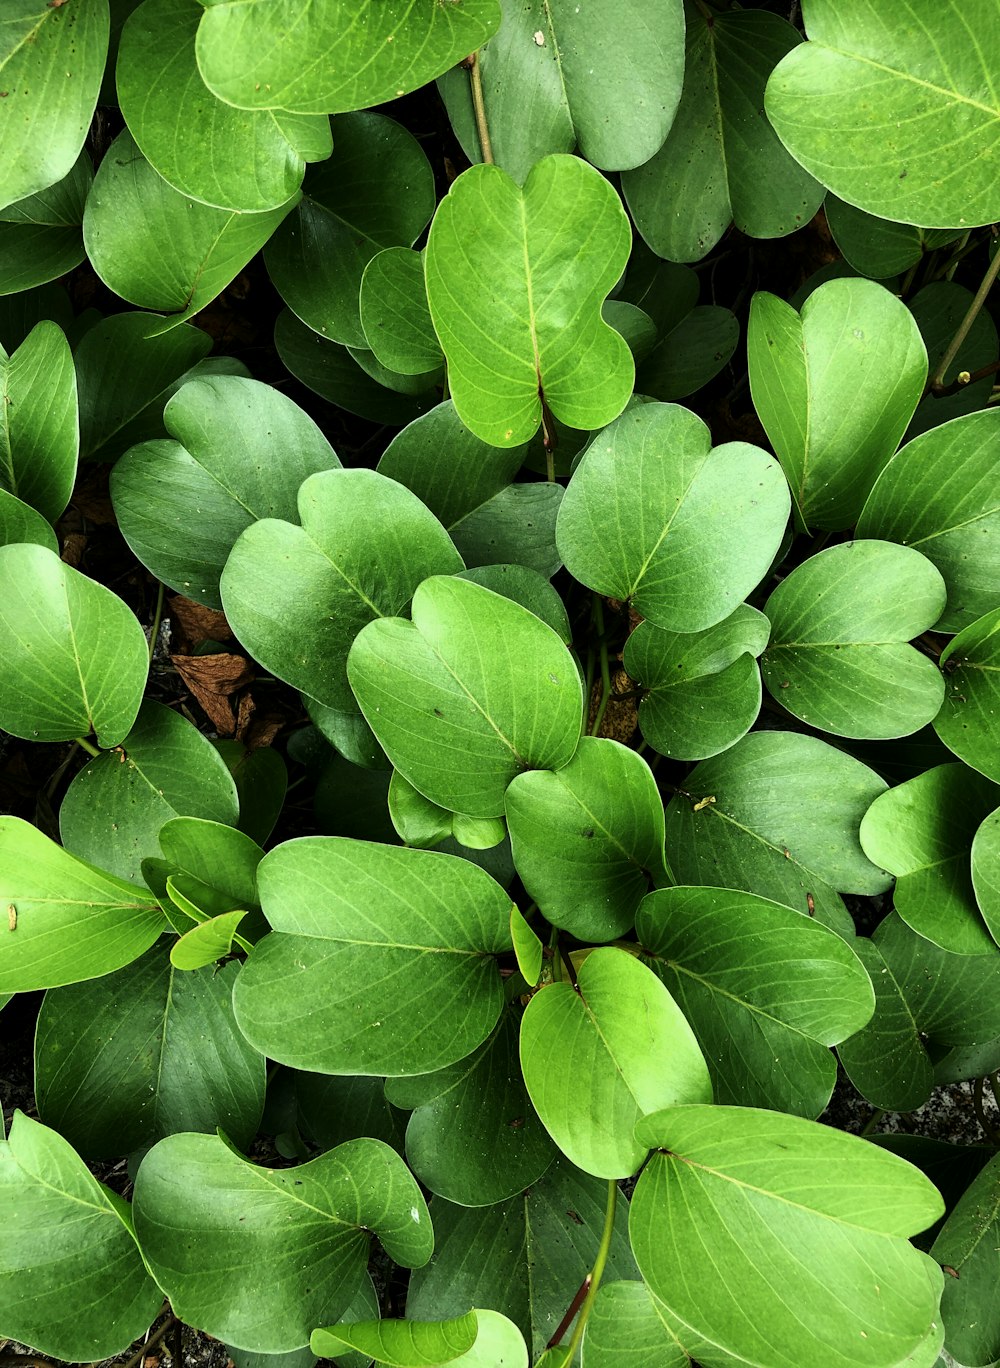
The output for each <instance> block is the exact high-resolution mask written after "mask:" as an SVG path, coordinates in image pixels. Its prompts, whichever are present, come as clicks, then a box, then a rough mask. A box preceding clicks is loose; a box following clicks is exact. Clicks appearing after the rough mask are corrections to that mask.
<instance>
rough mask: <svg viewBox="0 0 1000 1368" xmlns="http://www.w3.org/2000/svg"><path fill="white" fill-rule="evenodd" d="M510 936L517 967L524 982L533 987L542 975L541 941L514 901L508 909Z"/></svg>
mask: <svg viewBox="0 0 1000 1368" xmlns="http://www.w3.org/2000/svg"><path fill="white" fill-rule="evenodd" d="M510 938H511V940H512V941H513V942H514V954H515V955H516V956H517V967H518V969H519V970H520V971H521V975H522V977H523V978H524V981H525V983H527V984H528V986H529V987H531V988H534V987H535V985H536V984H537V983H538V980H539V979H540V978H541V975H542V960H543V958H544V954H543V947H542V942H541V940H540V938H539V937H538V936H537V935H536V934H535V932H534V931H533V930H532V929H531V926H530V924H529V923H528V922H527V921H526V919H525V918H524V917H523V916H522V915H521V913H520V911H519V909H518V907H517V905H516V904H514V903H512V904H511V909H510Z"/></svg>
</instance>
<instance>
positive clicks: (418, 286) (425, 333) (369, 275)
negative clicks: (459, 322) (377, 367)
mask: <svg viewBox="0 0 1000 1368" xmlns="http://www.w3.org/2000/svg"><path fill="white" fill-rule="evenodd" d="M360 309H361V327H362V329H363V330H364V334H365V340H366V342H367V343H368V346H369V347H370V348H371V349H372V351H373V352H374V353H375V355H376V356H377V357H378V359H379V361H381V362H382V364H383V365H384V366H388V367H389V368H390V370H394V371H399V372H400V373H401V374H403V375H419V374H420V373H421V372H423V371H432V370H434V369H436V367H438V366H440V365H441V363H442V359H443V358H442V355H441V347H440V345H439V343H438V340H437V336H436V334H435V332H434V326H433V324H432V323H431V315H430V310H429V309H428V307H427V289H426V286H425V285H424V263H423V258H422V256H421V255H420V253H419V252H414V251H411V250H410V249H409V248H407V247H387V248H386V249H385V250H384V251H382V252H378V253H376V255H375V256H373V257H372V259H371V261H369V263H368V265H367V266H366V267H365V272H364V275H363V276H362V277H361V300H360Z"/></svg>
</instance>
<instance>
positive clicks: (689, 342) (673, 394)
mask: <svg viewBox="0 0 1000 1368" xmlns="http://www.w3.org/2000/svg"><path fill="white" fill-rule="evenodd" d="M739 340H740V325H739V322H738V321H737V319H736V316H735V314H733V313H732V312H731V311H730V310H729V309H722V308H719V307H717V306H716V305H714V304H705V305H700V306H699V307H698V308H695V309H692V310H691V312H690V313H689V314H686V315H685V317H684V318H683V319H682V320H681V322H680V323H678V324H677V326H676V327H675V328H672V329H671V331H670V332H668V333H667V335H666V337H664V338H663V339H662V340H661V341H660V342H658V343H657V345H656V346H655V347H653V349H652V350H651V351H650V353H649V355H648V356H646V357H645V358H644V360H643V361H642V364H641V365H640V366H639V369H638V370H637V372H636V377H635V388H636V393H637V394H648V395H649V396H650V398H651V399H662V400H664V401H665V402H671V401H673V400H675V399H685V398H687V396H688V395H689V394H694V393H695V391H696V390H700V389H701V388H702V386H703V385H707V384H708V382H709V381H710V380H714V379H715V377H716V376H717V375H718V373H719V371H720V370H722V368H723V366H724V365H726V363H727V362H728V361H729V359H730V357H731V356H732V354H733V352H734V351H735V350H736V346H737V343H738V342H739Z"/></svg>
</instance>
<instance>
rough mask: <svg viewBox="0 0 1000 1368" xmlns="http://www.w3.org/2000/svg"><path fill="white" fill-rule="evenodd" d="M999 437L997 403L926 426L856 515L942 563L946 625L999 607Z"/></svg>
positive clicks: (865, 527)
mask: <svg viewBox="0 0 1000 1368" xmlns="http://www.w3.org/2000/svg"><path fill="white" fill-rule="evenodd" d="M998 438H1000V414H998V413H997V412H996V411H995V410H993V409H987V410H986V411H985V412H983V413H971V414H968V415H967V416H966V417H963V418H957V419H955V420H954V421H953V422H950V423H945V424H943V425H942V426H941V427H935V428H932V429H931V430H930V432H925V433H923V434H922V435H921V436H919V437H917V438H915V439H914V440H913V441H912V442H910V443H908V444H907V445H906V446H905V447H903V449H902V451H900V452H899V453H898V455H896V456H894V457H893V459H892V460H891V461H890V462H889V464H888V465H887V466H886V468H885V470H884V471H883V472H882V475H881V476H880V478H879V480H878V483H877V484H876V485H875V487H874V489H873V490H872V492H871V494H870V495H869V498H868V502H867V503H866V504H865V506H864V509H863V510H862V512H861V517H860V518H859V519H858V526H857V535H858V536H859V537H873V538H875V537H877V538H879V539H880V540H884V541H893V542H899V543H900V544H902V545H903V546H912V547H913V548H914V549H915V550H917V551H919V552H920V553H921V555H924V556H926V557H927V558H928V560H930V561H933V563H934V564H935V565H936V566H937V568H938V569H939V570H940V572H941V574H942V575H943V576H944V581H945V584H946V585H947V587H948V606H947V608H945V610H944V611H943V612H942V614H941V616H940V618H939V619H938V622H937V624H936V627H937V630H938V631H941V632H959V631H961V630H962V628H964V627H969V626H971V624H972V623H973V622H975V621H976V619H977V618H978V617H980V616H981V615H982V614H983V613H987V612H989V611H990V610H991V609H992V608H994V607H995V606H996V599H997V584H998V583H1000V481H998V480H997V441H998Z"/></svg>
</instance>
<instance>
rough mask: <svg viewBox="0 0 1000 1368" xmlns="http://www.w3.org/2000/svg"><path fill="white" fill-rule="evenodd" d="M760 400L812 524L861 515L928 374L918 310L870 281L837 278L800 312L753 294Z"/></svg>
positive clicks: (754, 371) (756, 397) (754, 375)
mask: <svg viewBox="0 0 1000 1368" xmlns="http://www.w3.org/2000/svg"><path fill="white" fill-rule="evenodd" d="M747 348H748V359H749V365H750V390H751V393H752V395H753V402H754V407H755V408H756V410H757V412H758V414H759V415H760V419H761V422H762V423H763V424H764V427H765V429H766V431H767V435H768V437H769V438H770V439H771V443H772V445H773V446H774V449H775V452H776V453H777V456H778V460H779V461H780V462H781V466H782V469H783V470H784V472H785V474H786V475H787V477H788V483H789V484H790V485H791V487H792V497H793V498H794V500H795V507H796V510H797V512H798V515H799V518H800V519H801V521H802V524H803V526H804V527H807V528H809V527H819V528H832V529H839V528H842V527H849V526H850V525H851V524H852V523H854V522H856V521H857V517H858V514H859V513H860V511H861V506H862V504H863V503H864V501H865V499H866V498H867V496H868V494H869V492H870V490H871V487H872V485H873V484H874V483H875V480H876V479H877V477H878V475H879V472H880V471H881V470H882V468H883V467H884V466H885V464H886V462H887V461H888V460H889V458H890V457H891V456H892V454H893V452H894V451H895V450H896V447H897V446H898V445H899V440H900V438H901V437H902V435H903V433H904V432H905V431H906V425H907V423H909V421H910V419H911V417H912V416H913V411H914V409H915V408H916V406H917V403H918V401H919V399H920V396H921V394H922V393H923V388H924V385H925V383H926V381H927V353H926V351H925V350H924V344H923V341H922V340H921V337H920V331H919V329H918V328H917V325H916V323H915V322H914V319H913V315H912V314H911V313H910V311H909V309H908V308H907V307H906V305H905V304H903V303H902V302H901V301H900V300H899V299H897V298H896V297H895V295H893V294H890V292H889V291H888V290H886V289H883V287H882V286H881V285H877V284H876V283H875V282H874V281H871V280H830V281H827V283H826V284H825V285H821V286H820V287H819V289H818V290H815V291H814V292H813V293H812V294H811V295H810V296H809V298H808V299H807V300H806V302H805V304H804V305H803V306H802V312H801V315H798V314H796V312H795V310H794V309H792V308H791V306H790V305H788V304H786V303H785V302H784V301H783V300H781V299H778V298H776V297H775V296H774V295H772V294H766V293H764V292H759V293H758V294H756V295H754V298H753V302H752V304H751V309H750V330H749V336H748V339H747Z"/></svg>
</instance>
